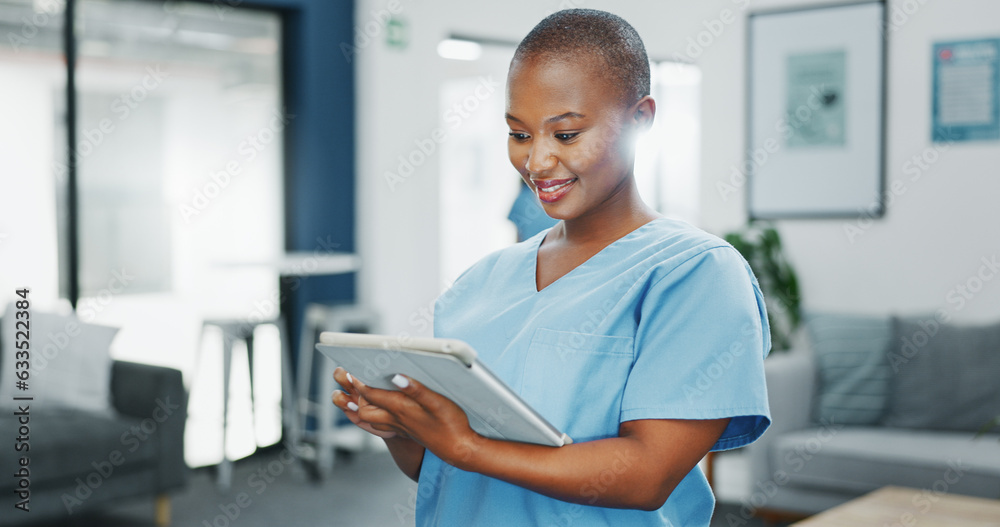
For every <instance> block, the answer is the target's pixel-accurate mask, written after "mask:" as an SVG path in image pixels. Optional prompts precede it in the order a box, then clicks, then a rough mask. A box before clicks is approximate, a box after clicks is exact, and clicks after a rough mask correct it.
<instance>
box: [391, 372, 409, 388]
mask: <svg viewBox="0 0 1000 527" xmlns="http://www.w3.org/2000/svg"><path fill="white" fill-rule="evenodd" d="M392 383H393V384H395V385H396V386H399V388H400V389H402V388H406V387H407V386H409V385H410V379H407V378H406V377H403V376H402V375H400V374H398V373H397V374H396V375H395V376H394V377H393V378H392Z"/></svg>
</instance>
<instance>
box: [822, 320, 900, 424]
mask: <svg viewBox="0 0 1000 527" xmlns="http://www.w3.org/2000/svg"><path fill="white" fill-rule="evenodd" d="M806 329H807V331H808V334H809V339H810V343H811V346H812V349H813V352H814V354H815V356H816V369H817V375H818V381H819V382H818V386H817V390H818V393H817V394H816V399H815V405H816V406H815V409H814V412H813V417H814V420H815V422H819V423H826V422H833V423H839V424H852V425H872V424H876V423H878V422H879V421H880V420H881V419H882V417H883V415H884V413H885V409H886V406H887V401H888V397H889V378H890V376H891V371H890V369H889V363H888V361H887V360H886V354H885V352H886V349H887V348H888V345H889V342H890V337H891V334H892V332H891V324H890V321H889V318H888V317H866V316H859V315H842V314H832V313H812V314H807V315H806Z"/></svg>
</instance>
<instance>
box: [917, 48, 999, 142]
mask: <svg viewBox="0 0 1000 527" xmlns="http://www.w3.org/2000/svg"><path fill="white" fill-rule="evenodd" d="M933 82H934V90H933V96H934V101H933V131H932V134H931V135H932V137H933V140H934V141H935V142H946V141H982V140H996V139H1000V101H998V99H1000V39H987V40H969V41H964V42H943V43H938V44H935V45H934V81H933Z"/></svg>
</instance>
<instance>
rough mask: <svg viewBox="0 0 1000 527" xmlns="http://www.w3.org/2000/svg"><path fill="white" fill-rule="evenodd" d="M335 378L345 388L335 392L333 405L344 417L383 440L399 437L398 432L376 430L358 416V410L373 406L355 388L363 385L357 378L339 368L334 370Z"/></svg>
mask: <svg viewBox="0 0 1000 527" xmlns="http://www.w3.org/2000/svg"><path fill="white" fill-rule="evenodd" d="M333 378H334V380H336V381H337V384H340V386H341V387H342V388H343V390H336V391H335V392H333V397H332V399H333V404H334V405H336V406H337V408H340V409H341V410H342V411H343V412H344V415H346V416H347V418H348V419H350V420H351V422H352V423H354V424H355V425H357V426H358V427H360V428H361V429H362V430H364V431H365V432H368V433H369V434H372V435H375V436H378V437H381V438H382V439H391V438H393V437H396V436H397V434H396V432H393V431H385V430H376V429H375V428H373V427H372V424H371V423H368V422H365V421H362V420H361V417H359V416H358V410H360V409H361V408H362V407H364V406H371V405H370V403H368V401H366V400H365V398H364V397H361V396H360V395H359V394H358V391H357V390H356V389H355V388H354V383H359V384H360V383H361V381H359V380H358V379H357V377H354V376H353V375H351V374H349V373H347V370H345V369H344V368H341V367H337V369H335V370H333Z"/></svg>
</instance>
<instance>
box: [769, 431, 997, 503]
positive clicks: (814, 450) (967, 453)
mask: <svg viewBox="0 0 1000 527" xmlns="http://www.w3.org/2000/svg"><path fill="white" fill-rule="evenodd" d="M998 439H1000V436H997V435H987V436H983V437H981V438H979V439H976V440H973V439H972V434H969V433H964V432H940V431H914V430H903V429H894V428H884V427H838V426H830V427H822V428H811V429H806V430H800V431H796V432H790V433H787V434H783V435H781V436H779V437H777V438H776V439H775V440H774V443H773V444H772V445H771V451H770V453H769V454H770V463H771V468H772V471H773V473H774V474H776V477H775V482H776V483H780V481H779V480H784V479H785V478H787V483H786V485H788V486H790V487H800V488H805V489H812V490H818V491H829V492H836V493H852V494H862V493H865V492H869V491H872V490H875V489H877V488H880V487H883V486H885V485H899V486H904V487H914V488H921V489H934V490H936V491H941V492H951V493H956V494H965V495H969V496H979V497H984V498H994V499H995V498H996V497H997V496H1000V445H998V444H997V440H998ZM779 471H780V472H779Z"/></svg>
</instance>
